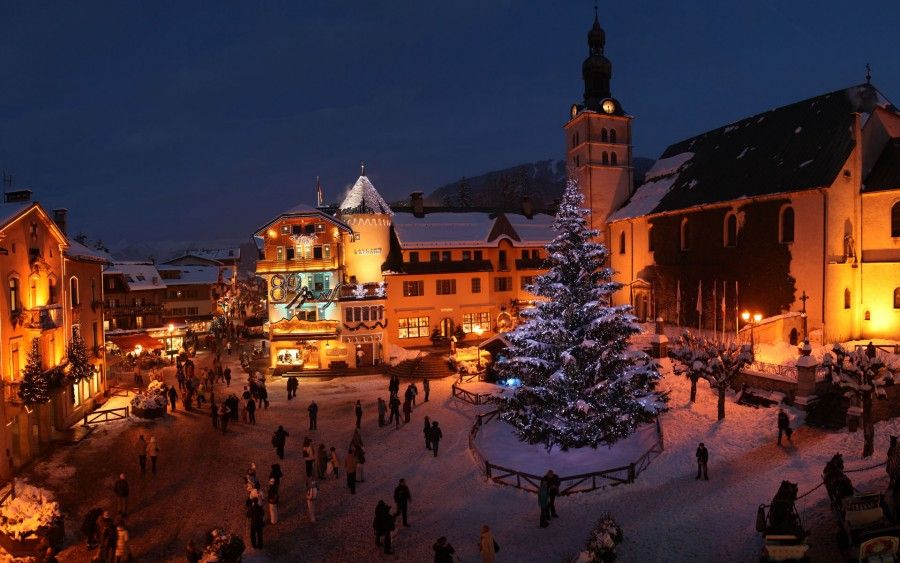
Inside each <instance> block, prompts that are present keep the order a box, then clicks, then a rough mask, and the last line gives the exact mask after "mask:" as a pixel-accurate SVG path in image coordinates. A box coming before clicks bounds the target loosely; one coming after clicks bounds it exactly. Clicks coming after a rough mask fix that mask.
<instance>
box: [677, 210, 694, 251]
mask: <svg viewBox="0 0 900 563" xmlns="http://www.w3.org/2000/svg"><path fill="white" fill-rule="evenodd" d="M679 246H680V248H681V250H690V249H691V225H690V223H688V220H687V218H684V219H682V220H681V235H680V238H679Z"/></svg>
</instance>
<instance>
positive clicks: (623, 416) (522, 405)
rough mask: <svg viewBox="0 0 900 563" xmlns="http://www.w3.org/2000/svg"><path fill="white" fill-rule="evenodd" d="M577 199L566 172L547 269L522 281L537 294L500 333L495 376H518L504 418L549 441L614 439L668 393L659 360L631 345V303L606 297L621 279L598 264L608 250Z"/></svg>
mask: <svg viewBox="0 0 900 563" xmlns="http://www.w3.org/2000/svg"><path fill="white" fill-rule="evenodd" d="M582 201H583V196H582V194H581V191H580V190H579V189H578V185H577V183H576V182H575V181H573V180H570V181H569V183H568V185H567V186H566V190H565V193H564V194H563V199H562V202H561V203H560V207H559V211H558V213H557V215H556V221H555V223H554V225H553V227H554V229H555V230H556V231H557V233H558V234H557V236H556V238H555V239H553V241H552V242H551V243H550V244H549V245H548V246H547V249H548V251H549V256H548V258H547V262H546V264H547V267H548V268H549V269H548V271H547V273H545V274H543V275H541V276H538V277H537V278H536V279H535V283H534V285H533V286H532V287H530V288H528V291H530V292H531V293H533V294H535V295H538V296H540V297H542V298H543V299H541V300H539V301H538V302H537V303H536V304H535V307H534V308H533V309H526V310H525V311H523V313H522V316H524V317H525V319H526V320H525V322H524V323H523V324H521V325H520V326H519V327H517V328H516V329H515V330H513V331H511V332H510V333H508V334H507V335H506V338H507V340H509V342H510V349H509V351H508V354H507V358H506V359H504V360H500V361H498V362H497V365H496V368H497V371H498V372H499V375H500V377H501V378H503V379H506V378H519V379H521V380H522V382H523V385H522V387H520V388H519V389H518V390H517V391H516V393H515V394H514V395H513V396H511V397H501V398H498V399H497V404H498V406H499V408H500V411H501V414H500V418H501V419H502V420H504V421H506V422H508V423H509V424H511V425H512V426H513V427H514V428H515V429H516V433H517V434H518V436H519V437H520V438H521V439H522V440H524V441H527V442H529V443H532V444H535V443H543V444H545V445H546V446H547V448H548V449H550V448H552V447H553V446H559V447H560V448H561V449H564V450H565V449H568V448H580V447H585V446H591V447H594V448H596V447H597V446H599V445H601V444H612V443H614V442H616V441H618V440H621V439H623V438H626V437H627V436H629V435H630V434H631V433H633V432H634V430H635V428H636V427H637V426H638V425H639V424H641V423H645V422H650V421H652V420H653V419H654V417H655V416H656V415H657V414H658V413H659V412H661V411H663V410H664V409H665V403H666V400H667V397H666V395H665V394H664V393H660V392H657V391H656V390H655V388H656V384H657V381H658V380H659V373H658V371H657V367H656V364H655V363H654V362H653V361H652V360H651V359H650V358H649V357H648V356H647V355H646V354H643V353H635V352H634V351H628V350H627V346H628V338H629V337H630V336H632V335H634V334H636V333H638V332H639V328H638V327H637V325H636V324H635V322H634V317H633V316H632V315H631V313H630V307H629V306H612V305H611V300H612V294H613V293H614V292H615V291H617V290H618V289H619V288H620V287H621V284H619V283H616V282H613V281H612V275H613V271H612V270H611V269H610V268H607V267H606V266H604V264H605V263H606V259H607V256H608V251H607V249H606V247H604V246H603V245H601V244H598V243H596V242H594V241H593V239H594V238H595V237H596V236H597V231H594V230H591V229H589V228H588V226H587V221H586V220H585V215H586V214H587V213H588V211H587V210H586V209H584V208H583V207H582Z"/></svg>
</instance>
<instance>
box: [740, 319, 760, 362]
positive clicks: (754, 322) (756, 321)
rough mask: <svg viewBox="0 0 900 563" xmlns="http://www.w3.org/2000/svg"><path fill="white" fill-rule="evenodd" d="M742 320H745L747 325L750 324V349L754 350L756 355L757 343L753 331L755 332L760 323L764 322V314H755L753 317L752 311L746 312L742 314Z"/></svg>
mask: <svg viewBox="0 0 900 563" xmlns="http://www.w3.org/2000/svg"><path fill="white" fill-rule="evenodd" d="M741 318H742V319H743V320H744V322H745V323H749V324H750V349H751V350H753V353H754V354H755V353H756V342H755V338H754V334H753V331H754V328H755V327H756V325H758V324H759V322H760V321H761V320H762V318H763V316H762V313H753V315H752V316H751V315H750V311H744V312H743V313H741Z"/></svg>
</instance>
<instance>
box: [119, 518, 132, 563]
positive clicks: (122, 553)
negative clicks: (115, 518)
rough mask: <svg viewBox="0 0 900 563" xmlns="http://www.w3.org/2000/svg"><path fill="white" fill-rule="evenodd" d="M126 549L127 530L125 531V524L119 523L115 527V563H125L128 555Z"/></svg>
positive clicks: (128, 551)
mask: <svg viewBox="0 0 900 563" xmlns="http://www.w3.org/2000/svg"><path fill="white" fill-rule="evenodd" d="M130 552H131V550H130V549H129V548H128V530H126V529H125V522H122V521H119V524H118V526H116V563H127V562H128V559H129V553H130Z"/></svg>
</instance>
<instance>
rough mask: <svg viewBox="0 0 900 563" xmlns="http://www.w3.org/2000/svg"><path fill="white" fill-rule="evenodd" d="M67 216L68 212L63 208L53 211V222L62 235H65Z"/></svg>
mask: <svg viewBox="0 0 900 563" xmlns="http://www.w3.org/2000/svg"><path fill="white" fill-rule="evenodd" d="M68 215H69V210H68V209H65V208H60V209H54V210H53V222H54V223H56V226H57V227H59V230H60V231H62V232H63V234H64V235H66V234H68V233H66V226H67V221H66V219H67V217H68Z"/></svg>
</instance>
